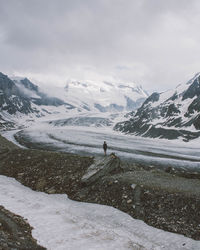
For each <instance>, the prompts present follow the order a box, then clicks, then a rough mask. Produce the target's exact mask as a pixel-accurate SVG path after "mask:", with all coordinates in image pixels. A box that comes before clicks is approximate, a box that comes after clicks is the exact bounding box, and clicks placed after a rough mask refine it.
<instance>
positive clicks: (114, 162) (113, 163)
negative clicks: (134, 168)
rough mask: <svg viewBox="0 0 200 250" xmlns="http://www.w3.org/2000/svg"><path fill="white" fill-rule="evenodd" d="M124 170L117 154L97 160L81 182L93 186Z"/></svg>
mask: <svg viewBox="0 0 200 250" xmlns="http://www.w3.org/2000/svg"><path fill="white" fill-rule="evenodd" d="M122 170H123V169H122V168H121V166H120V159H119V157H117V156H116V155H115V154H113V153H112V154H111V155H109V156H106V157H103V158H100V159H97V160H96V161H95V162H94V163H93V164H92V165H91V166H90V167H89V168H88V169H87V171H86V173H85V174H84V175H83V177H82V179H81V181H82V183H84V184H87V185H89V184H91V183H93V182H95V181H97V180H98V179H99V178H100V177H102V176H106V175H108V174H111V173H117V172H119V171H120V172H121V171H122Z"/></svg>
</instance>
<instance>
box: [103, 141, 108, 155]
mask: <svg viewBox="0 0 200 250" xmlns="http://www.w3.org/2000/svg"><path fill="white" fill-rule="evenodd" d="M107 148H108V146H107V143H106V141H104V143H103V150H104V155H106V151H107Z"/></svg>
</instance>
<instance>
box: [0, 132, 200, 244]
mask: <svg viewBox="0 0 200 250" xmlns="http://www.w3.org/2000/svg"><path fill="white" fill-rule="evenodd" d="M0 142H1V144H0V145H1V147H0V174H1V175H6V176H11V177H14V178H15V179H17V180H18V181H19V182H21V183H22V184H24V185H26V186H28V187H30V188H32V189H33V190H38V191H43V192H47V193H51V194H52V193H66V194H67V195H68V196H69V198H71V199H74V200H77V201H85V202H92V203H98V204H105V205H110V206H113V207H116V208H118V209H120V210H122V211H124V212H126V213H128V214H130V215H131V216H133V217H134V218H138V219H141V220H144V221H145V222H146V223H147V224H149V225H152V226H154V227H157V228H161V229H164V230H166V231H171V232H175V233H180V234H183V235H185V236H187V237H191V238H193V239H195V240H200V176H199V175H198V174H195V173H194V174H191V173H187V172H185V173H184V172H178V170H174V169H172V168H170V167H169V168H168V169H165V171H162V170H158V169H157V168H155V167H153V166H149V167H146V166H145V167H144V166H142V165H136V164H131V163H124V162H121V161H120V159H119V158H118V157H116V156H115V155H110V156H107V157H98V158H93V157H89V156H88V157H83V156H78V155H72V154H66V153H57V152H48V151H42V150H29V149H20V148H18V147H17V146H15V145H13V144H12V143H10V142H8V141H7V140H6V139H4V138H2V137H0Z"/></svg>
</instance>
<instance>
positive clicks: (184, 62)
mask: <svg viewBox="0 0 200 250" xmlns="http://www.w3.org/2000/svg"><path fill="white" fill-rule="evenodd" d="M199 25H200V1H199V0H190V1H189V0H167V1H165V0H0V71H2V72H3V73H6V74H9V75H13V74H14V75H21V76H27V77H29V78H31V79H32V80H38V81H40V82H46V83H49V84H57V85H61V84H64V83H65V82H66V80H67V79H68V78H76V79H82V80H85V79H90V80H95V79H98V80H99V79H106V80H109V79H115V80H121V81H133V82H136V83H138V84H141V85H142V86H143V88H145V89H147V90H158V91H162V90H167V89H169V88H174V87H175V86H176V85H178V84H179V83H184V82H185V81H187V80H189V79H190V78H191V77H192V76H193V75H194V74H195V73H197V72H199V71H200V59H199V55H200V32H199Z"/></svg>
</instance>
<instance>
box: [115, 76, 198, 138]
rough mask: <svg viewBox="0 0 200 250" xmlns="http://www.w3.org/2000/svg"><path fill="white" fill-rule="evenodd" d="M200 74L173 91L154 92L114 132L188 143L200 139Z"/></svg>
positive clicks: (118, 124) (117, 125) (116, 126)
mask: <svg viewBox="0 0 200 250" xmlns="http://www.w3.org/2000/svg"><path fill="white" fill-rule="evenodd" d="M199 112H200V74H197V75H196V76H195V77H194V78H193V79H191V80H190V81H189V82H188V83H187V84H185V85H179V86H177V88H176V89H175V90H174V91H166V92H163V93H157V92H155V93H153V94H152V95H151V96H149V97H148V98H147V99H146V100H145V102H144V103H143V104H142V106H141V107H140V108H139V109H138V110H137V111H136V112H133V113H132V116H131V117H130V114H129V117H130V118H129V120H127V121H124V122H120V123H117V124H116V125H115V128H114V129H115V130H118V131H122V132H124V133H131V134H134V135H142V136H144V137H152V138H157V137H159V138H166V139H177V138H179V137H180V138H182V139H183V140H185V141H189V140H192V139H195V138H197V137H199V136H200V113H199Z"/></svg>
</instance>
